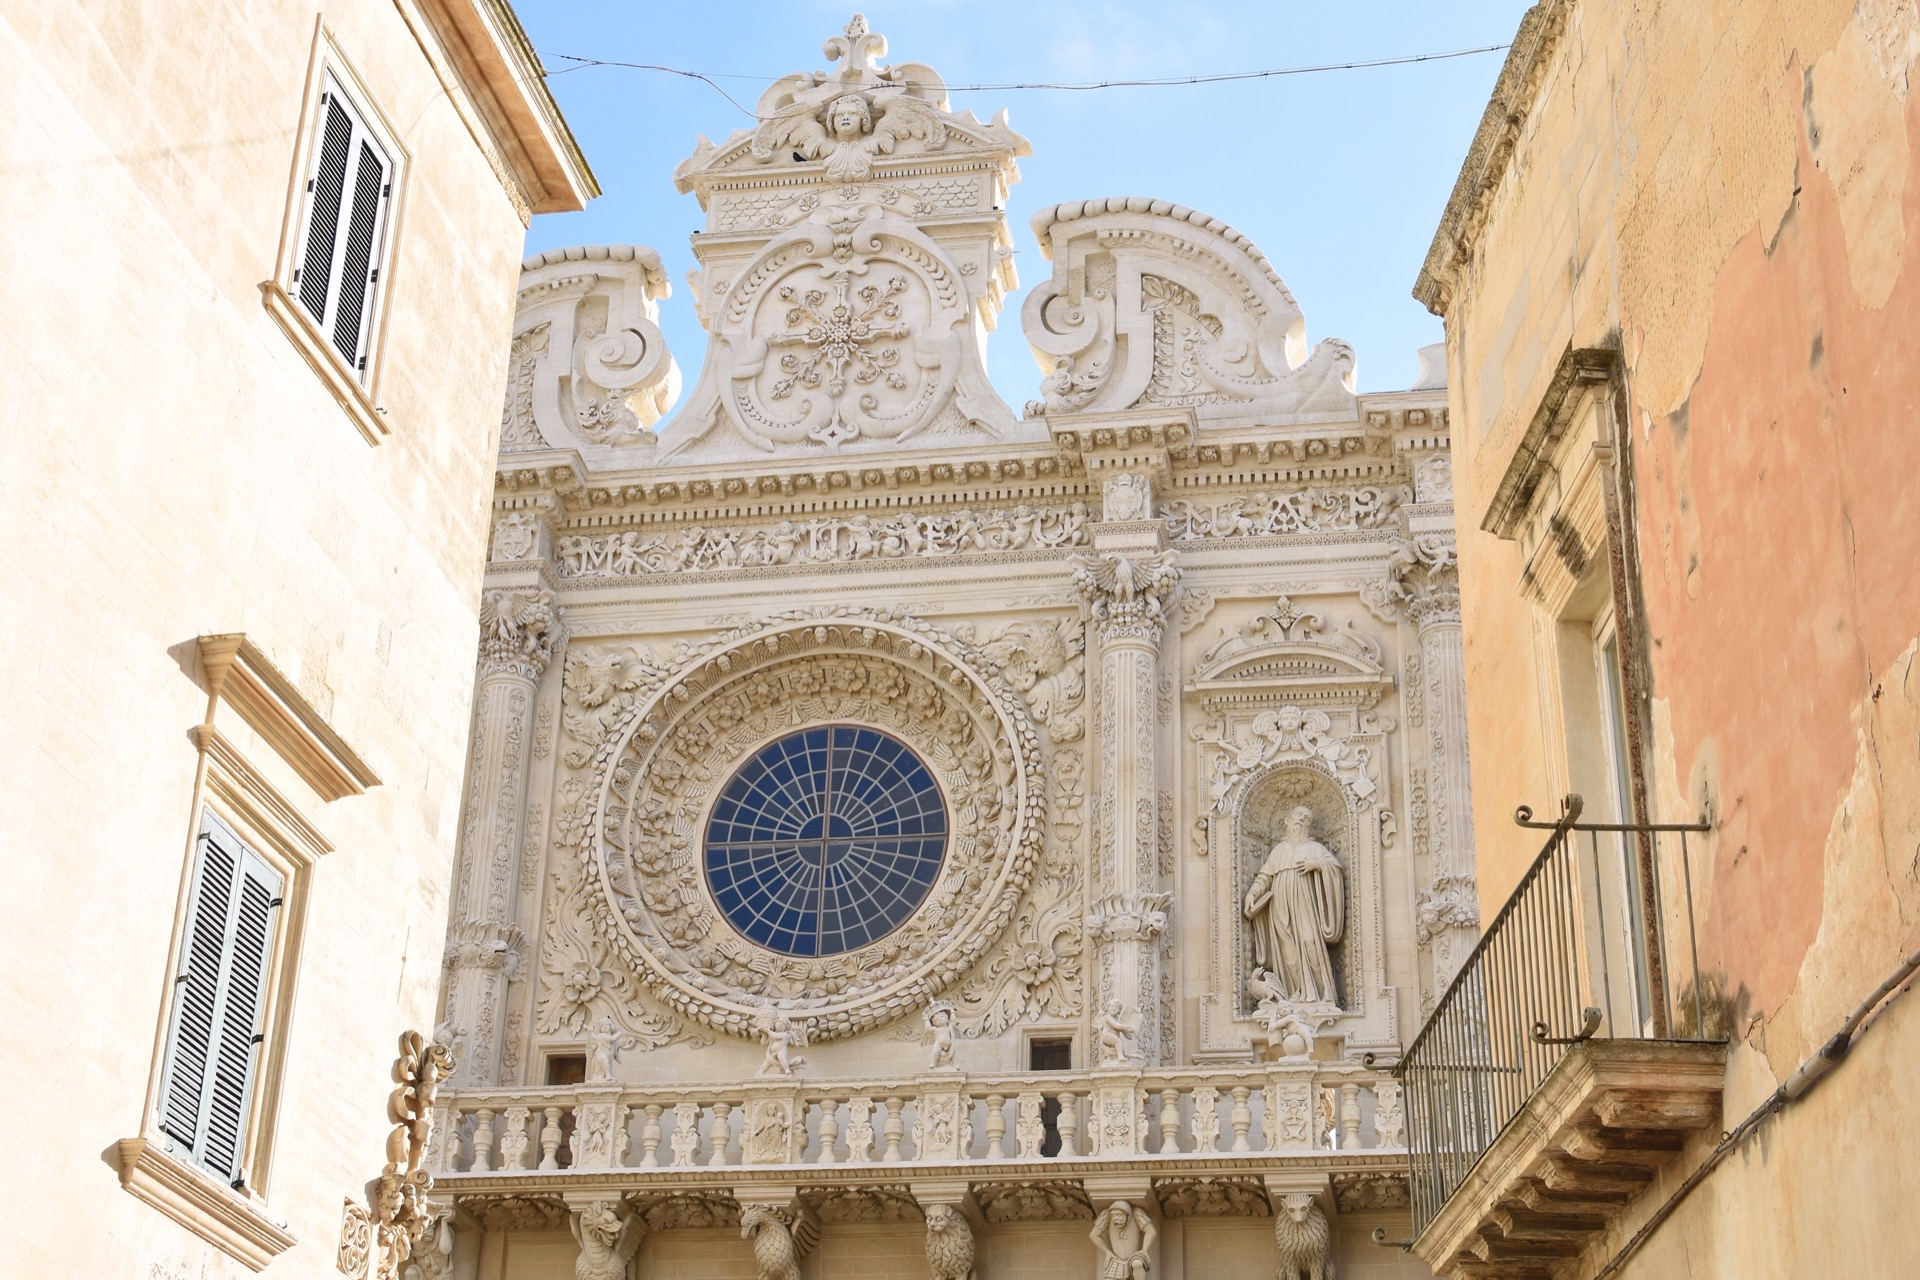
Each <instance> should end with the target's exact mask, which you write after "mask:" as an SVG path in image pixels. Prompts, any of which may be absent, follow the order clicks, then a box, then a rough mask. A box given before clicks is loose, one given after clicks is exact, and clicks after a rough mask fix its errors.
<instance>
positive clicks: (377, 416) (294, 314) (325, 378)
mask: <svg viewBox="0 0 1920 1280" xmlns="http://www.w3.org/2000/svg"><path fill="white" fill-rule="evenodd" d="M260 296H261V299H262V300H263V301H264V302H265V303H266V308H267V314H268V315H270V316H272V317H273V318H274V319H275V320H276V321H278V322H279V324H280V328H281V330H282V332H284V333H285V334H286V335H287V339H288V340H289V341H290V342H292V343H293V346H294V349H295V350H296V351H298V352H299V353H300V354H301V355H302V356H304V357H306V361H307V363H308V364H309V365H311V366H312V367H313V371H314V372H315V373H316V374H318V375H320V381H321V382H322V383H323V384H325V386H326V388H327V390H328V391H329V392H331V393H332V395H333V398H334V399H335V400H337V401H339V402H340V407H341V408H342V409H344V410H346V413H347V417H348V418H350V419H352V421H353V425H354V426H356V427H358V428H359V429H360V434H361V435H363V436H365V437H366V438H367V443H368V444H379V443H380V442H381V441H383V440H385V439H386V438H387V437H388V436H389V435H391V434H393V431H392V428H390V427H389V426H387V418H386V411H385V410H384V409H381V408H380V407H379V406H378V405H376V404H374V402H373V397H372V396H370V395H369V394H367V389H366V388H365V387H363V386H361V385H360V380H359V379H358V378H356V377H354V376H353V373H352V371H351V370H349V369H348V368H347V362H346V361H344V360H342V359H341V358H340V356H339V354H338V353H337V352H335V351H334V349H333V344H332V343H330V342H328V341H327V338H326V335H325V334H323V333H321V332H320V330H319V328H318V326H316V325H315V324H314V323H313V321H312V320H311V319H310V318H308V316H307V313H306V311H305V309H303V308H302V307H301V306H300V304H299V303H297V302H295V301H294V300H293V299H292V298H291V297H289V296H288V295H287V291H286V290H285V289H283V288H281V287H280V282H279V281H278V280H263V281H261V282H260Z"/></svg>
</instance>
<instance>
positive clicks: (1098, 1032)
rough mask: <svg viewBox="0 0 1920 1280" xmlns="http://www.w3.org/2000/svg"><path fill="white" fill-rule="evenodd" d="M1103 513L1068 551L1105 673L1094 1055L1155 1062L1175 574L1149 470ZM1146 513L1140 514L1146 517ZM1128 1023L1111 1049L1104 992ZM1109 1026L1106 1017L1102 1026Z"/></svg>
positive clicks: (1110, 494)
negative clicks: (1164, 702) (1164, 687)
mask: <svg viewBox="0 0 1920 1280" xmlns="http://www.w3.org/2000/svg"><path fill="white" fill-rule="evenodd" d="M1106 490H1107V492H1106V519H1105V520H1103V521H1102V522H1101V523H1100V524H1099V525H1097V526H1095V528H1094V538H1093V546H1094V550H1093V551H1092V552H1091V553H1082V554H1079V555H1076V556H1074V557H1073V562H1072V563H1073V568H1074V586H1075V587H1076V589H1078V591H1079V592H1080V594H1081V597H1082V599H1083V600H1084V601H1085V603H1086V605H1087V608H1088V612H1089V613H1090V615H1091V617H1092V622H1093V635H1094V641H1095V647H1096V650H1097V654H1098V663H1099V668H1098V669H1099V672H1100V684H1099V697H1098V701H1097V705H1096V707H1095V724H1096V741H1097V750H1098V752H1099V762H1098V766H1097V775H1098V776H1097V778H1096V782H1095V785H1096V788H1097V791H1096V795H1097V797H1098V798H1097V802H1096V804H1095V808H1094V853H1093V876H1092V886H1093V892H1092V894H1091V900H1090V902H1089V904H1088V917H1087V933H1088V936H1089V938H1091V939H1092V941H1093V942H1094V945H1095V948H1096V951H1095V983H1094V995H1095V1007H1094V1009H1093V1010H1092V1013H1093V1027H1094V1037H1093V1044H1092V1050H1093V1052H1092V1053H1091V1054H1090V1055H1089V1056H1090V1057H1091V1059H1092V1065H1094V1066H1095V1067H1101V1066H1121V1065H1125V1064H1126V1063H1128V1062H1134V1063H1145V1064H1146V1065H1157V1064H1158V1063H1159V1061H1160V1058H1161V1027H1162V1023H1163V1021H1164V1019H1165V1018H1166V1017H1167V1016H1168V1014H1167V1012H1166V1010H1165V1009H1164V1008H1163V1001H1162V1000H1161V998H1160V937H1161V935H1162V934H1163V933H1164V932H1165V931H1166V926H1167V911H1168V907H1169V903H1170V899H1169V896H1168V895H1167V894H1166V893H1164V892H1163V891H1161V889H1160V848H1159V830H1160V813H1159V810H1160V800H1159V787H1158V782H1159V753H1158V750H1157V744H1158V741H1159V736H1160V735H1159V731H1158V726H1157V724H1156V722H1155V721H1156V706H1157V700H1158V688H1159V680H1160V645H1161V640H1162V636H1163V633H1164V632H1165V629H1166V613H1165V606H1166V604H1167V602H1168V601H1169V600H1170V598H1171V597H1172V595H1173V592H1174V589H1175V587H1176V586H1177V585H1178V582H1179V578H1180V571H1179V569H1178V568H1177V567H1176V566H1175V564H1174V553H1173V552H1172V551H1171V550H1168V549H1167V548H1166V546H1165V536H1166V535H1165V530H1164V528H1163V527H1162V526H1161V524H1160V523H1159V522H1158V521H1157V520H1153V519H1152V518H1151V515H1152V509H1153V508H1152V502H1151V484H1150V481H1149V480H1148V478H1147V477H1146V476H1142V475H1134V474H1124V473H1123V474H1121V475H1116V476H1114V477H1112V478H1111V479H1109V480H1108V481H1107V482H1106ZM1143 517H1144V518H1143ZM1114 1000H1118V1001H1119V1002H1120V1006H1121V1008H1120V1013H1119V1015H1118V1016H1119V1018H1120V1019H1121V1020H1122V1021H1124V1022H1126V1023H1130V1024H1131V1025H1132V1032H1133V1035H1132V1037H1131V1043H1130V1044H1127V1043H1126V1042H1125V1039H1126V1038H1124V1037H1123V1039H1122V1051H1121V1052H1120V1053H1117V1054H1116V1053H1115V1052H1114V1051H1113V1040H1112V1037H1111V1034H1109V1035H1108V1036H1107V1037H1105V1043H1106V1046H1107V1047H1106V1049H1105V1050H1104V1051H1103V1047H1102V1045H1103V1036H1102V1029H1103V1024H1104V1023H1105V1022H1106V1021H1107V1019H1108V1016H1109V1003H1110V1002H1111V1001H1114ZM1107 1030H1108V1031H1109V1033H1111V1032H1112V1030H1113V1029H1112V1028H1111V1027H1107Z"/></svg>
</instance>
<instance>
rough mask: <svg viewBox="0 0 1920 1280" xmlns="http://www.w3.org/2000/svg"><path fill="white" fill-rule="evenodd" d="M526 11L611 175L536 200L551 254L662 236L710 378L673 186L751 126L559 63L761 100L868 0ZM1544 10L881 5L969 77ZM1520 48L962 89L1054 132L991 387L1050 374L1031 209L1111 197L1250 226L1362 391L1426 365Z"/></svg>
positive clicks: (679, 324) (1019, 214) (1032, 391)
mask: <svg viewBox="0 0 1920 1280" xmlns="http://www.w3.org/2000/svg"><path fill="white" fill-rule="evenodd" d="M516 7H517V9H518V11H519V13H520V17H521V19H522V21H523V22H524V23H525V24H526V27H527V31H528V33H529V34H530V35H531V36H532V37H533V41H534V44H535V45H536V46H537V47H538V48H539V50H540V52H541V55H542V57H543V59H544V60H545V62H546V65H547V70H548V73H549V77H550V80H549V82H550V83H551V85H552V86H553V91H554V95H555V97H557V98H558V99H559V102H560V105H561V108H562V109H563V110H564V111H565V112H566V116H567V119H568V121H569V122H570V123H571V124H572V126H573V129H574V132H575V134H576V135H577V136H578V137H579V139H580V143H581V145H582V147H583V148H584V149H585V151H586V154H587V158H588V160H589V162H590V163H591V164H592V165H593V168H594V172H595V173H596V174H597V175H598V177H599V179H600V185H601V187H602V188H603V189H604V192H605V194H603V195H602V196H601V197H600V198H599V199H598V200H595V201H593V202H592V203H591V204H589V205H588V206H587V209H586V210H585V211H584V212H582V213H572V214H551V215H543V216H540V217H537V218H535V219H534V221H533V226H532V228H531V230H530V231H529V233H528V236H527V246H528V249H529V251H535V250H540V249H550V248H554V247H556V246H560V245H569V244H603V243H629V244H644V245H651V246H652V247H654V248H655V249H658V250H659V251H660V253H661V254H662V256H663V257H664V258H665V259H666V262H667V268H668V275H669V278H670V279H672V280H673V281H674V296H673V297H672V298H670V299H668V300H667V301H666V302H664V303H663V304H662V306H661V312H662V315H661V321H662V328H663V329H664V330H665V332H666V336H667V342H668V345H669V346H670V347H671V348H672V350H673V353H674V357H675V358H676V359H677V360H678V361H679V363H680V367H681V369H682V371H683V374H684V376H685V385H687V386H691V385H692V383H693V379H694V378H695V377H696V376H697V374H698V372H699V368H700V364H701V361H702V359H703V358H704V353H705V348H706V335H705V333H704V331H703V330H701V328H700V326H699V324H698V322H697V321H696V320H695V319H694V317H693V308H692V304H691V302H690V300H689V298H688V295H687V291H686V288H685V285H684V280H685V277H686V272H687V269H688V268H690V267H692V266H693V254H692V251H691V250H690V249H689V248H688V242H687V236H688V233H689V232H692V231H694V230H697V229H698V228H699V227H700V226H701V225H702V224H703V218H702V215H701V213H700V209H699V205H698V204H697V203H696V202H695V201H694V198H693V197H692V196H690V195H688V196H682V195H679V194H678V193H676V192H675V191H674V189H673V180H672V173H673V167H674V166H675V165H676V164H678V163H679V162H680V160H681V159H682V158H684V157H685V156H686V155H687V154H688V153H690V152H691V151H692V150H693V146H694V138H695V135H696V134H701V133H705V134H707V135H708V136H710V137H712V138H714V139H715V140H716V141H717V140H719V139H721V138H724V137H725V136H726V135H727V134H728V133H729V132H730V131H732V130H734V129H738V128H746V127H750V125H751V123H752V122H751V120H750V119H749V117H748V116H746V115H743V114H742V113H741V112H740V111H739V110H738V109H737V108H735V107H734V106H733V105H731V104H730V103H728V102H727V101H726V99H725V98H723V97H722V96H721V95H720V94H718V93H716V92H715V91H714V90H713V89H712V88H710V87H709V86H707V85H705V84H702V83H700V82H698V81H695V80H690V79H685V78H682V77H679V76H672V75H663V74H661V73H658V72H650V71H636V70H628V69H623V68H600V67H596V68H589V69H585V70H578V71H571V72H567V73H565V74H558V75H556V74H554V73H556V72H561V71H563V70H564V69H565V68H566V67H568V66H570V65H572V64H570V63H569V62H567V60H566V59H565V58H563V57H561V56H559V55H562V54H574V55H577V56H581V57H588V58H604V59H614V60H621V61H629V62H648V63H661V64H665V65H667V66H673V67H681V68H685V69H688V70H692V71H701V72H706V73H709V74H713V75H715V77H716V79H718V82H719V83H720V84H721V85H722V86H724V87H725V88H726V90H727V92H728V93H730V94H732V95H733V96H734V97H735V98H737V99H739V100H740V102H741V103H743V104H744V105H745V106H746V107H747V108H748V109H749V110H751V109H752V107H753V104H754V100H755V99H756V98H757V97H758V96H759V94H760V91H761V90H762V89H763V88H765V87H766V85H767V84H768V83H769V82H771V81H772V80H773V79H775V78H776V77H778V76H781V75H785V74H787V73H789V72H794V71H812V70H824V69H825V68H826V66H827V65H828V64H827V61H826V59H825V57H824V56H823V55H822V53H821V49H820V45H821V43H822V41H824V40H825V39H826V38H827V37H828V36H829V35H832V34H835V33H836V32H838V31H839V30H840V29H841V28H842V27H843V26H845V24H846V22H847V19H848V17H849V16H850V15H851V13H852V11H853V10H852V6H851V4H848V3H832V4H821V3H814V2H812V0H799V2H789V3H785V4H738V3H734V4H716V3H708V4H685V5H672V6H669V5H664V4H658V3H652V2H650V0H649V2H641V0H624V2H622V0H519V3H518V5H517V6H516ZM1526 8H1527V5H1526V2H1525V0H1440V2H1438V3H1436V2H1435V0H1392V2H1387V0H1381V2H1378V3H1356V2H1353V0H1349V3H1347V4H1326V3H1317V4H1305V3H1295V2H1293V0H1282V2H1270V3H1266V4H1260V3H1232V2H1228V0H1222V2H1221V3H1215V4H1209V5H1189V4H1179V3H1159V4H1149V3H1125V4H1122V3H1101V2H1099V0H1091V2H1085V3H1079V4H1070V3H1049V2H1046V0H966V2H964V3H963V2H961V0H917V2H914V3H900V2H888V3H874V2H872V0H869V2H868V3H867V5H866V7H865V9H864V12H865V13H866V15H867V20H868V23H869V25H870V26H871V27H872V28H873V29H874V30H876V31H879V32H881V33H882V34H884V35H885V36H886V37H887V40H888V45H889V48H888V51H887V56H886V59H885V61H889V62H896V61H914V62H926V63H929V64H931V65H932V66H933V67H934V69H935V70H937V71H939V72H940V73H941V74H942V75H943V76H944V77H945V78H946V80H947V83H948V84H949V85H963V84H977V83H1005V82H1012V81H1019V82H1032V81H1051V82H1058V81H1077V80H1099V79H1112V78H1117V77H1145V76H1184V75H1204V74H1212V73H1217V72H1226V71H1255V70H1264V69H1268V68H1274V67H1295V66H1303V65H1309V64H1318V63H1329V62H1352V61H1361V60H1366V59H1373V58H1385V57H1396V56H1402V55H1409V54H1418V53H1431V52H1437V51H1441V50H1452V49H1464V48H1473V47H1477V46H1485V45H1493V44H1504V43H1506V42H1507V41H1508V40H1509V39H1511V37H1512V35H1513V32H1514V29H1515V28H1516V27H1517V26H1518V25H1519V21H1520V15H1521V14H1522V13H1523V12H1524V11H1525V10H1526ZM1503 56H1504V55H1502V54H1499V53H1487V54H1480V55H1477V56H1473V57H1467V58H1458V59H1453V60H1450V61H1444V62H1432V63H1424V64H1418V65H1412V66H1399V67H1385V68H1377V69H1370V70H1355V71H1336V72H1327V73H1322V74H1316V75H1302V76H1288V77H1280V78H1275V79H1269V80H1253V81H1244V82H1239V83H1230V84H1217V85H1202V86H1179V87H1167V88H1136V89H1107V90H1100V91H1096V92H1087V93H1066V92H1057V91H1056V92H1046V91H1012V92H1009V91H1000V92H970V93H955V94H954V95H953V101H954V106H955V108H956V109H971V110H972V111H973V112H974V114H975V115H977V116H979V117H980V118H981V119H983V120H985V119H988V118H990V117H991V116H992V115H993V113H994V112H996V111H998V110H1000V109H1001V108H1002V107H1005V108H1007V109H1008V111H1009V113H1010V117H1011V123H1012V125H1013V127H1014V128H1015V129H1016V130H1017V131H1019V132H1020V133H1022V134H1024V135H1026V137H1027V138H1028V140H1029V141H1031V142H1032V143H1033V155H1032V156H1030V157H1029V158H1027V159H1026V160H1024V161H1023V162H1022V163H1021V182H1020V184H1019V185H1018V186H1016V187H1015V188H1014V190H1013V197H1012V201H1011V203H1010V206H1009V208H1008V216H1009V219H1010V221H1011V223H1012V226H1013V233H1014V245H1015V249H1016V251H1017V256H1016V258H1015V261H1016V263H1017V265H1018V266H1019V270H1020V283H1021V286H1022V287H1021V292H1020V293H1017V294H1015V295H1014V296H1013V297H1012V298H1011V299H1010V301H1009V304H1008V306H1007V309H1006V311H1005V313H1004V314H1003V315H1002V317H1001V322H1000V328H999V330H998V331H997V332H995V333H994V334H993V335H992V337H991V340H990V343H989V352H990V355H989V371H990V373H991V375H992V377H993V381H994V385H995V386H996V387H997V388H999V390H1000V393H1001V395H1002V396H1003V397H1004V398H1005V399H1006V400H1007V402H1008V403H1009V404H1011V405H1013V406H1014V407H1015V409H1016V411H1017V410H1018V408H1019V406H1020V405H1021V404H1023V403H1024V402H1025V401H1027V400H1028V399H1031V398H1032V397H1033V396H1034V395H1036V394H1037V387H1038V384H1039V378H1040V375H1039V373H1038V371H1037V369H1036V367H1035V365H1034V362H1033V357H1032V355H1031V354H1030V353H1029V351H1028V349H1027V345H1026V343H1025V341H1024V340H1023V339H1022V338H1021V336H1020V323H1019V313H1020V302H1021V299H1022V298H1023V297H1024V295H1025V290H1026V287H1028V286H1030V285H1032V284H1034V283H1036V282H1038V281H1040V280H1042V279H1045V278H1046V276H1047V274H1048V271H1049V264H1048V263H1047V261H1046V260H1045V259H1044V258H1042V257H1041V256H1040V252H1039V249H1038V247H1037V245H1036V244H1035V242H1034V239H1033V233H1032V231H1031V229H1030V228H1029V225H1028V219H1029V218H1030V217H1031V216H1032V214H1033V212H1034V210H1036V209H1039V208H1042V207H1044V206H1046V205H1050V204H1055V203H1058V202H1059V201H1062V200H1073V199H1081V198H1086V197H1091V196H1110V195H1140V196H1152V197H1156V198H1159V199H1166V200H1172V201H1175V202H1177V203H1179V204H1184V205H1188V206H1190V207H1192V208H1195V209H1201V210H1204V211H1206V212H1207V213H1210V214H1212V215H1213V216H1215V217H1217V218H1220V219H1221V220H1223V221H1225V222H1227V223H1230V224H1231V225H1233V226H1235V227H1237V228H1239V229H1240V230H1241V231H1243V232H1245V233H1246V234H1247V235H1248V236H1250V237H1251V238H1252V239H1253V241H1254V243H1255V244H1257V245H1259V246H1260V248H1261V249H1262V250H1263V251H1265V253H1266V255H1267V257H1268V258H1269V259H1270V260H1271V261H1272V262H1273V265H1274V267H1275V269H1276V270H1278V271H1279V273H1280V276H1281V278H1282V279H1284V280H1285V281H1286V282H1287V285H1288V287H1289V288H1290V289H1292V291H1293V294H1294V297H1295V298H1296V299H1298V301H1299V303H1300V306H1301V309H1302V310H1303V311H1304V312H1305V313H1306V320H1307V336H1308V340H1309V341H1310V342H1317V341H1318V340H1319V339H1321V338H1325V337H1339V338H1345V339H1346V340H1347V341H1349V342H1351V343H1353V345H1354V347H1355V349H1356V351H1357V352H1358V355H1359V368H1358V375H1359V386H1360V389H1361V390H1363V391H1383V390H1393V389H1397V388H1402V387H1406V386H1408V385H1410V384H1411V383H1412V382H1413V380H1414V376H1415V373H1416V368H1417V366H1416V361H1415V356H1414V352H1415V350H1416V349H1417V348H1419V347H1421V346H1423V345H1425V344H1427V343H1430V342H1438V341H1440V340H1441V337H1442V334H1441V330H1440V323H1439V321H1438V320H1436V319H1434V318H1433V317H1432V316H1429V315H1428V314H1427V313H1426V311H1425V309H1424V308H1422V307H1421V306H1420V304H1419V303H1417V302H1415V301H1414V300H1413V298H1412V297H1411V295H1410V293H1409V290H1410V289H1411V288H1412V286H1413V280H1414V276H1415V274H1416V272H1417V271H1418V270H1419V267H1420V261H1421V259H1422V258H1423V257H1424V256H1425V254H1426V250H1427V244H1428V242H1429V241H1430V240H1431V239H1432V236H1433V229H1434V226H1435V225H1436V223H1437V222H1438V221H1439V217H1440V211H1441V209H1442V207H1443V206H1444V205H1445V203H1446V199H1447V193H1448V191H1449V190H1451V188H1452V186H1453V180H1454V175H1455V174H1456V173H1457V172H1458V170H1459V167H1460V161H1461V159H1462V157H1464V156H1465V154H1466V150H1467V146H1468V144H1469V143H1470V142H1471V141H1472V137H1473V130H1474V128H1475V126H1477V125H1478V123H1479V120H1480V114H1481V112H1482V111H1483V110H1484V109H1485V106H1486V101H1487V95H1488V94H1489V92H1491V90H1492V87H1493V82H1494V78H1495V77H1496V76H1497V75H1498V74H1499V70H1500V62H1501V58H1502V57H1503ZM733 77H745V78H733Z"/></svg>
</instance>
